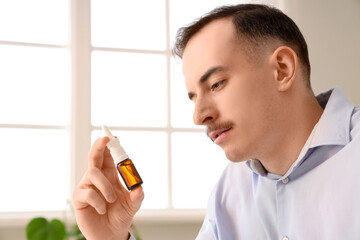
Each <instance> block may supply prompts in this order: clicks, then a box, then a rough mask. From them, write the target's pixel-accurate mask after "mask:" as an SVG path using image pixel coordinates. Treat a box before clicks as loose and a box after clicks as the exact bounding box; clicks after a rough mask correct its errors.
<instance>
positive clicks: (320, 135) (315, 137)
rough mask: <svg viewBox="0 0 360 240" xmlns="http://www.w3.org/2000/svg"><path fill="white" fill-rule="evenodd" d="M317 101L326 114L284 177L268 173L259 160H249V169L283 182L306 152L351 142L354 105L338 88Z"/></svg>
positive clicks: (321, 96)
mask: <svg viewBox="0 0 360 240" xmlns="http://www.w3.org/2000/svg"><path fill="white" fill-rule="evenodd" d="M316 98H317V100H318V102H319V104H320V105H321V107H322V108H324V112H323V114H322V115H321V117H320V120H319V122H318V123H317V124H316V125H315V126H314V129H313V130H312V132H311V134H310V135H309V138H308V139H307V141H306V143H305V145H304V147H303V149H302V150H301V153H300V155H299V157H298V159H297V160H296V161H295V162H294V163H293V165H292V166H291V167H290V168H289V170H288V171H287V172H286V174H285V175H284V176H280V175H277V174H271V173H268V172H267V170H266V169H265V168H264V166H263V165H262V164H261V162H260V161H259V160H257V159H251V160H248V161H247V162H246V163H247V165H248V167H249V168H250V169H251V170H252V171H253V172H255V173H256V174H258V175H261V176H267V177H269V178H271V179H277V180H281V179H283V178H286V177H287V176H289V175H290V174H291V173H292V172H293V171H294V170H295V169H296V168H297V166H299V165H300V164H301V162H302V161H303V160H304V159H303V158H304V156H305V154H306V152H307V151H308V150H309V149H311V148H315V147H318V146H324V145H346V144H347V143H348V142H349V141H350V120H351V114H352V112H353V109H354V105H353V104H352V103H351V102H350V101H349V100H348V99H347V98H346V97H345V95H344V94H343V93H342V92H341V91H340V89H338V88H334V89H331V90H329V91H327V92H324V93H322V94H319V95H318V96H317V97H316Z"/></svg>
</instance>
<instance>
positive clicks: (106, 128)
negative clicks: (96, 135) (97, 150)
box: [102, 125, 114, 139]
mask: <svg viewBox="0 0 360 240" xmlns="http://www.w3.org/2000/svg"><path fill="white" fill-rule="evenodd" d="M102 130H103V131H104V133H105V135H106V136H108V137H109V138H110V139H113V138H114V135H112V133H111V132H110V130H109V128H108V127H107V126H105V125H104V126H102Z"/></svg>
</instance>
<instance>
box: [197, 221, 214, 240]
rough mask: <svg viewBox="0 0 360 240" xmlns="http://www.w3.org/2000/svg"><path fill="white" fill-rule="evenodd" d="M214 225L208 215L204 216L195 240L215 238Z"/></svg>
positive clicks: (212, 239)
mask: <svg viewBox="0 0 360 240" xmlns="http://www.w3.org/2000/svg"><path fill="white" fill-rule="evenodd" d="M216 239H218V238H217V237H216V227H215V226H214V224H212V222H211V221H210V220H209V218H208V215H207V216H206V217H205V219H204V222H203V225H202V227H201V229H200V232H199V234H198V236H197V237H196V240H216Z"/></svg>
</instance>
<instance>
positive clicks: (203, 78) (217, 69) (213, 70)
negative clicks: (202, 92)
mask: <svg viewBox="0 0 360 240" xmlns="http://www.w3.org/2000/svg"><path fill="white" fill-rule="evenodd" d="M221 71H224V68H223V67H221V66H216V67H212V68H210V69H209V70H207V71H206V72H205V73H204V74H203V75H202V76H201V78H200V83H204V82H206V81H207V80H208V79H209V78H210V76H211V75H212V74H214V73H216V72H221Z"/></svg>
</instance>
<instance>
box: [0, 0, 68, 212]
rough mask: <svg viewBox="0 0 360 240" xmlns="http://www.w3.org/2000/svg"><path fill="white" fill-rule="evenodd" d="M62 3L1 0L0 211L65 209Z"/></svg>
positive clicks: (64, 24) (64, 23) (64, 4)
mask: <svg viewBox="0 0 360 240" xmlns="http://www.w3.org/2000/svg"><path fill="white" fill-rule="evenodd" d="M20 6H21V7H20ZM39 6H41V7H39ZM68 8H69V5H68V2H67V1H62V0H57V1H51V2H49V1H46V0H36V1H35V0H34V1H21V0H14V1H1V2H0V65H1V71H0V144H1V151H0V162H1V168H0V182H1V189H2V194H1V200H0V213H10V212H28V211H63V209H65V207H66V198H68V197H69V194H68V192H69V186H70V180H69V179H70V171H69V170H70V147H69V146H70V144H69V143H70V141H69V139H70V137H69V136H70V135H69V123H70V106H71V105H70V103H71V102H70V101H71V99H70V93H71V92H70V89H71V88H70V85H71V81H70V80H71V78H70V77H71V74H70V52H69V48H68V44H69V34H68V30H69V26H68V25H69V20H70V19H69V16H68ZM44 19H46V21H44ZM49 192H51V194H47V193H49Z"/></svg>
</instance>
